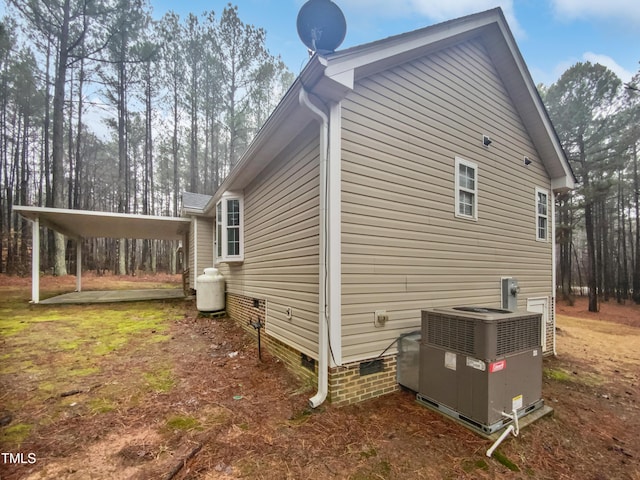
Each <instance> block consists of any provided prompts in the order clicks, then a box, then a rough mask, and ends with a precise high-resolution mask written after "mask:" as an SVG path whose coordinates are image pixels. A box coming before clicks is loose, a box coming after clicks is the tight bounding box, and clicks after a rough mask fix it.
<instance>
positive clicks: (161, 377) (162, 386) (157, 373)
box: [143, 367, 175, 393]
mask: <svg viewBox="0 0 640 480" xmlns="http://www.w3.org/2000/svg"><path fill="white" fill-rule="evenodd" d="M143 377H144V380H145V382H146V384H147V386H148V387H149V388H150V389H151V390H152V391H154V392H156V393H166V392H168V391H169V390H171V389H172V388H173V387H174V386H175V380H174V378H173V372H172V371H171V369H169V368H167V367H164V368H160V369H157V370H154V371H152V372H146V373H145V374H144V375H143Z"/></svg>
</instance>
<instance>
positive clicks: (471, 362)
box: [467, 357, 487, 372]
mask: <svg viewBox="0 0 640 480" xmlns="http://www.w3.org/2000/svg"><path fill="white" fill-rule="evenodd" d="M467 367H471V368H475V369H476V370H482V371H483V372H484V371H485V370H486V369H487V364H486V363H484V362H483V361H482V360H478V359H477V358H472V357H467Z"/></svg>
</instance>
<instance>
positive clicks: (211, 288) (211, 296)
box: [196, 267, 224, 312]
mask: <svg viewBox="0 0 640 480" xmlns="http://www.w3.org/2000/svg"><path fill="white" fill-rule="evenodd" d="M196 281H197V284H196V287H197V289H196V307H197V308H198V311H200V312H217V311H219V310H224V277H223V276H222V274H221V273H220V272H218V269H217V268H213V267H211V268H205V269H204V273H203V274H202V275H199V276H198V278H197V279H196Z"/></svg>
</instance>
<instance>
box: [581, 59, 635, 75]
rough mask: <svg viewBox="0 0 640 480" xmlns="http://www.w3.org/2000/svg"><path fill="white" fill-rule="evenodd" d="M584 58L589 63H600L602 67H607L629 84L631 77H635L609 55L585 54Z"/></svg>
mask: <svg viewBox="0 0 640 480" xmlns="http://www.w3.org/2000/svg"><path fill="white" fill-rule="evenodd" d="M582 58H583V59H584V60H585V61H587V62H591V63H599V64H600V65H602V66H605V67H607V68H608V69H609V70H611V71H612V72H613V73H615V74H616V75H617V76H618V77H619V78H620V80H622V81H623V82H628V81H630V80H631V77H633V72H630V71H628V70H627V69H625V68H624V67H621V66H620V65H619V64H618V63H617V62H616V61H615V60H614V59H613V58H611V57H610V56H608V55H602V54H598V53H593V52H585V54H584V55H583V56H582Z"/></svg>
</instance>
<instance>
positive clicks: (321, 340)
mask: <svg viewBox="0 0 640 480" xmlns="http://www.w3.org/2000/svg"><path fill="white" fill-rule="evenodd" d="M298 100H299V102H300V104H301V105H302V106H304V107H306V108H308V109H309V110H310V111H311V113H313V114H314V115H315V116H316V117H317V118H318V119H319V120H320V122H321V125H320V219H319V221H320V245H319V248H320V255H319V257H320V260H319V265H318V267H319V278H318V391H317V393H316V394H315V395H314V396H313V397H311V398H310V399H309V406H310V407H311V408H316V407H318V406H320V405H321V404H322V403H323V402H324V401H325V400H326V398H327V393H328V390H329V326H328V319H327V302H326V293H327V268H326V266H327V228H326V222H327V198H326V196H327V195H326V193H327V161H328V158H327V157H328V151H329V116H328V115H327V114H326V113H325V112H323V111H322V110H321V109H320V108H318V107H317V106H316V105H314V104H313V103H312V102H311V100H310V99H309V95H308V93H307V91H306V90H305V89H304V87H301V88H300V94H299V95H298Z"/></svg>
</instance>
